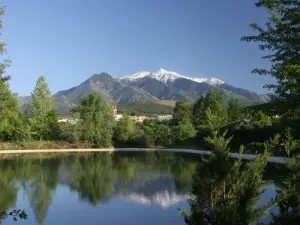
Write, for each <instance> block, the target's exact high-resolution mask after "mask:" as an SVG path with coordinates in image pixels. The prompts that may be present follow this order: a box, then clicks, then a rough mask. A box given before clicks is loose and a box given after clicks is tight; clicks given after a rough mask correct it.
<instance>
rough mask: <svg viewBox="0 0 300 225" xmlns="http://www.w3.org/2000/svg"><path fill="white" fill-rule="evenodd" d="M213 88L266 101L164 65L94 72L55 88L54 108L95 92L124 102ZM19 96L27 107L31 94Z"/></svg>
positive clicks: (191, 96) (63, 108)
mask: <svg viewBox="0 0 300 225" xmlns="http://www.w3.org/2000/svg"><path fill="white" fill-rule="evenodd" d="M214 88H216V89H219V90H222V91H223V92H224V94H225V98H226V99H227V100H229V99H230V97H231V96H235V97H237V98H239V99H240V100H241V101H242V102H243V103H245V104H253V103H260V102H265V101H266V96H265V95H260V94H257V93H255V92H252V91H249V90H246V89H243V88H238V87H234V86H232V85H230V84H228V83H226V82H224V81H222V80H220V79H218V78H194V77H188V76H185V75H181V74H178V73H176V72H172V71H167V70H164V69H160V70H158V71H156V72H153V73H152V72H138V73H135V74H133V75H129V76H124V77H119V78H114V77H112V76H111V75H110V74H108V73H105V72H102V73H100V74H93V75H92V76H91V77H89V78H88V79H87V80H85V81H83V82H82V83H81V84H79V85H77V86H75V87H71V88H69V89H66V90H61V91H58V92H56V93H55V94H54V95H53V97H54V106H55V109H56V110H57V111H58V112H59V113H61V114H65V113H68V112H69V110H70V109H71V108H72V107H73V106H75V105H78V104H79V102H80V99H81V98H82V97H85V96H87V95H88V94H90V93H92V92H95V93H97V94H99V95H100V96H101V97H102V99H103V100H104V101H105V102H107V101H110V102H114V103H115V104H117V105H124V104H130V103H134V102H155V101H159V100H171V101H178V100H183V99H186V100H188V101H195V100H197V99H198V98H200V97H201V96H203V95H205V94H206V93H207V92H208V91H210V90H211V89H214ZM18 100H19V104H20V106H21V108H24V107H25V106H26V104H27V103H28V102H29V101H30V97H18Z"/></svg>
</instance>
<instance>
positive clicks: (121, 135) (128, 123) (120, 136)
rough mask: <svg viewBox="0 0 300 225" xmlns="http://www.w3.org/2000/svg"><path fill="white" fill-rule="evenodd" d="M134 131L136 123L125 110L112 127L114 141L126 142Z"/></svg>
mask: <svg viewBox="0 0 300 225" xmlns="http://www.w3.org/2000/svg"><path fill="white" fill-rule="evenodd" d="M135 133H136V125H135V123H134V121H133V120H132V119H131V118H130V117H129V116H128V114H127V113H126V112H124V113H123V117H122V118H121V119H120V120H119V121H118V122H117V125H116V127H115V129H114V139H115V141H116V142H122V143H124V142H126V141H128V140H129V139H130V138H132V137H133V135H134V134H135Z"/></svg>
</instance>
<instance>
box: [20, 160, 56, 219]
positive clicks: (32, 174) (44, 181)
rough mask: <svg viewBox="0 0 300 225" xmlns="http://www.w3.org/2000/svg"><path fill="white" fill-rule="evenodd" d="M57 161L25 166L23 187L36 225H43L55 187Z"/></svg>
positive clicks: (44, 161)
mask: <svg viewBox="0 0 300 225" xmlns="http://www.w3.org/2000/svg"><path fill="white" fill-rule="evenodd" d="M59 166H60V162H59V161H58V160H55V159H54V160H42V161H40V162H39V163H30V164H27V165H26V167H25V168H26V169H27V170H26V171H25V172H26V173H25V174H24V175H25V176H24V178H25V179H26V181H24V182H23V183H22V184H23V187H24V190H25V192H26V193H27V196H28V199H29V203H30V206H31V208H32V210H33V212H34V215H35V218H36V221H37V222H38V224H43V223H44V220H45V218H46V216H47V212H48V209H49V207H50V205H51V203H52V194H53V191H54V190H55V189H56V186H57V178H58V169H59Z"/></svg>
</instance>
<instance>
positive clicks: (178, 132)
mask: <svg viewBox="0 0 300 225" xmlns="http://www.w3.org/2000/svg"><path fill="white" fill-rule="evenodd" d="M173 132H174V134H173V135H174V137H175V140H177V141H184V140H186V139H188V138H191V137H194V136H195V135H196V130H195V128H194V126H193V123H192V122H191V120H190V119H189V118H187V119H184V120H182V121H181V122H180V123H179V124H178V125H177V126H175V127H174V129H173Z"/></svg>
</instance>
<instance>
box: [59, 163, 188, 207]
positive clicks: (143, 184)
mask: <svg viewBox="0 0 300 225" xmlns="http://www.w3.org/2000/svg"><path fill="white" fill-rule="evenodd" d="M59 171H60V172H59V183H60V184H63V185H69V183H70V179H72V175H73V172H74V171H68V170H67V169H66V168H63V167H62V168H60V170H59ZM114 197H117V198H120V199H122V200H126V201H131V202H135V203H138V204H143V205H159V206H161V207H162V208H167V207H170V206H172V205H174V204H177V203H180V202H183V201H186V200H187V199H188V198H189V195H188V194H185V193H180V192H179V191H178V190H177V188H176V185H175V182H174V175H173V174H172V173H170V172H164V173H160V172H156V171H153V172H152V171H140V172H138V171H137V172H135V173H134V175H133V177H132V178H131V179H130V180H129V181H128V182H127V184H126V185H125V186H124V185H123V184H122V181H121V179H120V178H119V177H117V179H116V180H115V184H114V192H113V193H111V195H109V196H105V197H103V198H102V200H101V202H102V203H104V202H107V201H109V200H110V199H111V198H114Z"/></svg>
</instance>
